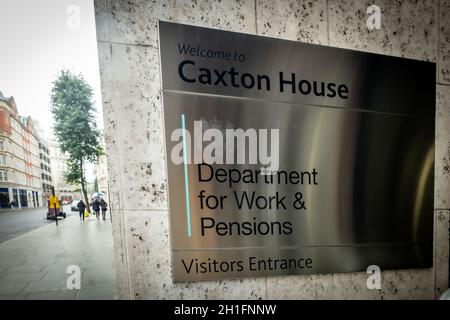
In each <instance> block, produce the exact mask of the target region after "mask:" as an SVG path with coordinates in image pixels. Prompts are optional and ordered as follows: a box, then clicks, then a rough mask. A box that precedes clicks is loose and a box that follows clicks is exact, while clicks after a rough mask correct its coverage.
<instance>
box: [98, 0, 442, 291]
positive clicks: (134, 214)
mask: <svg viewBox="0 0 450 320" xmlns="http://www.w3.org/2000/svg"><path fill="white" fill-rule="evenodd" d="M94 3H95V10H96V12H95V13H96V28H97V41H98V43H97V44H98V49H99V64H100V77H101V82H102V83H101V84H102V99H103V114H104V124H105V141H106V155H107V157H108V177H109V182H110V184H109V195H110V199H111V203H110V208H111V214H112V223H113V237H114V248H115V256H116V268H117V279H118V293H119V298H122V299H336V298H340V299H435V298H438V297H439V296H440V295H441V294H442V293H443V292H444V291H445V290H446V288H447V287H448V273H449V262H448V261H449V235H448V228H449V212H450V192H449V190H450V174H449V170H448V166H449V159H450V149H449V144H450V76H449V75H450V54H449V53H450V24H448V21H449V20H450V5H448V1H447V2H446V1H436V0H433V1H415V2H411V1H387V0H382V1H378V2H377V5H378V6H380V7H381V10H382V28H381V29H380V30H369V29H368V28H367V24H366V21H367V18H368V15H366V14H365V13H366V10H367V8H368V6H369V5H370V4H371V3H372V2H370V1H359V0H340V1H335V0H320V1H304V0H299V1H288V0H282V1H267V0H251V1H234V0H233V1H232V0H230V1H198V2H197V1H170V2H167V1H162V0H161V1H152V2H149V1H145V0H138V1H133V2H126V1H113V0H106V1H105V0H96V1H95V2H94ZM159 19H161V20H166V21H172V22H178V23H187V24H191V25H197V26H203V27H212V28H218V29H222V30H229V31H236V32H244V33H250V34H257V35H264V36H270V37H277V38H282V39H288V40H293V41H301V42H306V43H315V44H322V45H327V46H333V47H337V48H347V49H355V50H362V51H368V52H373V53H378V54H387V55H393V56H401V57H406V58H413V59H419V60H426V61H432V62H435V63H436V64H437V69H436V71H437V75H438V77H437V79H436V84H435V85H436V92H437V95H436V140H435V150H436V157H435V159H436V161H435V173H436V176H435V188H434V196H435V205H434V247H433V250H434V264H433V267H432V268H424V269H408V270H406V269H404V270H389V271H383V272H382V281H381V289H380V290H370V289H369V288H368V287H367V277H368V275H367V274H366V273H365V272H352V273H334V274H314V275H298V276H296V275H293V276H274V277H260V278H247V279H239V280H225V281H207V282H191V283H174V282H173V279H172V270H171V254H170V243H171V242H170V239H169V214H168V209H169V208H168V201H167V199H168V194H167V176H166V168H165V146H164V138H163V137H164V133H163V132H164V130H163V120H162V118H163V116H162V103H161V101H162V99H161V96H162V94H161V86H160V83H161V78H160V71H159V48H158V46H159V41H158V30H157V24H158V20H159ZM170 196H172V197H173V196H177V195H170Z"/></svg>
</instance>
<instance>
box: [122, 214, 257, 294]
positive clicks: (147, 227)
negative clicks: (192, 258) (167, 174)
mask: <svg viewBox="0 0 450 320" xmlns="http://www.w3.org/2000/svg"><path fill="white" fill-rule="evenodd" d="M125 219H126V226H125V231H126V237H127V244H128V253H129V256H130V258H129V265H130V283H131V297H132V298H134V299H149V298H151V299H264V298H265V279H264V278H258V279H240V280H231V281H217V282H197V283H192V282H186V283H177V284H173V283H172V278H171V264H170V245H169V243H170V241H169V226H168V224H169V217H168V213H167V211H153V212H152V211H134V212H129V213H128V214H126V215H125ZM150 250H152V251H151V252H150Z"/></svg>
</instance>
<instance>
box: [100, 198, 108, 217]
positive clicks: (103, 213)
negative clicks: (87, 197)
mask: <svg viewBox="0 0 450 320" xmlns="http://www.w3.org/2000/svg"><path fill="white" fill-rule="evenodd" d="M100 207H101V208H102V217H103V221H105V220H106V210H108V209H107V208H108V204H107V203H106V201H105V200H103V198H102V199H101V200H100Z"/></svg>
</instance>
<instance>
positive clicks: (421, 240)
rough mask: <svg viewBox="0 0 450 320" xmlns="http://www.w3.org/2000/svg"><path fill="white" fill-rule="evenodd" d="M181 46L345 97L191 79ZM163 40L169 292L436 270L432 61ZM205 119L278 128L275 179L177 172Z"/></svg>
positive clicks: (234, 171) (186, 31) (276, 44)
mask: <svg viewBox="0 0 450 320" xmlns="http://www.w3.org/2000/svg"><path fill="white" fill-rule="evenodd" d="M218 39H220V40H221V41H219V40H218ZM179 42H182V43H192V44H196V45H197V46H198V47H211V48H213V49H214V48H221V50H225V49H227V50H228V51H233V50H240V51H241V52H244V51H245V54H246V57H249V56H254V57H257V59H256V58H255V59H253V60H251V61H252V62H251V63H250V62H246V63H244V64H242V65H240V66H241V67H242V66H245V68H243V69H242V70H246V71H247V72H249V73H250V72H256V70H259V72H261V73H263V74H267V75H269V77H270V79H272V77H273V79H275V78H276V76H277V72H276V71H275V70H281V69H283V70H289V71H290V70H293V71H292V72H295V73H296V74H297V73H298V74H303V75H307V77H305V79H326V81H331V82H333V83H345V84H346V86H347V88H348V97H347V99H340V100H339V99H337V97H333V98H331V97H323V96H317V95H314V96H311V95H298V94H297V95H284V93H283V94H280V92H279V91H278V92H277V91H270V92H262V91H258V90H256V91H255V90H242V88H241V89H239V88H226V87H224V86H223V82H221V83H220V84H218V85H217V86H216V85H214V84H213V85H203V84H201V85H200V84H199V83H189V82H185V81H183V80H180V79H179V74H178V65H179V63H180V62H181V61H182V59H184V57H180V56H179V54H174V53H173V48H172V47H173V46H175V47H176V46H177V43H179ZM160 44H161V45H160V50H161V71H162V76H163V78H162V83H163V102H164V130H165V141H166V159H167V175H168V196H169V211H170V237H171V250H172V266H173V268H172V269H173V279H174V281H175V282H179V281H199V280H213V279H223V278H236V277H253V276H270V275H286V274H308V273H329V272H351V271H365V270H366V268H367V267H368V266H369V265H372V264H375V265H378V266H379V267H380V268H381V269H382V270H383V269H398V268H423V267H432V266H433V259H432V257H433V188H434V112H435V107H434V65H433V64H430V63H422V62H418V61H414V60H407V59H398V58H392V57H386V56H378V55H372V54H366V53H360V52H355V51H350V50H341V49H334V48H329V47H322V46H313V45H305V44H300V43H295V42H290V41H282V40H276V39H269V38H264V37H256V36H249V35H242V34H237V33H231V32H223V31H218V30H210V29H204V28H196V27H191V26H183V25H177V24H171V23H165V22H164V23H163V22H160ZM244 44H245V45H244ZM286 54H288V55H289V54H292V55H295V56H298V57H300V59H297V60H296V59H291V58H292V57H291V56H289V57H288V56H286ZM332 58H336V59H335V60H334V62H333V59H332ZM180 59H181V60H180ZM190 59H191V61H194V62H195V63H202V64H203V66H205V69H211V68H212V69H216V70H219V68H222V69H224V68H227V67H229V65H228V64H227V63H226V62H223V61H222V62H221V63H219V62H218V61H212V60H210V59H208V58H207V59H204V58H202V57H195V56H191V57H190ZM286 59H287V60H286ZM304 59H307V61H308V63H306V64H305V63H304ZM355 61H357V63H355ZM375 62H376V63H375ZM373 63H375V65H376V66H377V67H376V68H374V65H373ZM369 69H371V70H372V69H374V70H375V69H376V72H375V73H372V77H371V76H370V75H367V74H365V72H367V70H369ZM400 71H401V72H400ZM219 73H220V72H219ZM207 74H208V73H207V72H206V71H205V73H204V75H205V77H204V78H202V81H205V82H207V80H208V77H207V76H206V75H207ZM213 74H214V72H213V73H212V74H211V77H212V76H213ZM432 74H433V77H432ZM185 76H187V77H189V79H190V77H192V76H193V75H192V74H186V75H185ZM218 77H220V76H218ZM248 79H249V78H248ZM235 80H236V79H235ZM379 80H380V81H381V82H379ZM274 81H275V80H274ZM376 83H377V85H375V84H376ZM430 83H431V84H433V86H432V87H431V86H430ZM408 88H415V90H412V91H411V92H410V91H409V89H408ZM407 92H408V94H406V93H407ZM341 93H342V95H343V96H346V95H345V90H344V91H342V92H341ZM199 121H200V122H201V131H200V135H202V134H203V133H204V132H205V130H207V129H210V128H214V129H217V131H219V132H222V133H223V136H224V137H225V135H226V134H225V132H226V130H227V129H238V128H241V129H243V130H247V129H256V130H259V129H268V130H271V129H278V130H279V142H280V143H279V148H280V149H279V169H278V170H279V174H278V175H277V176H272V178H267V180H264V179H265V177H266V176H264V175H261V174H258V170H259V169H260V168H261V166H260V165H259V164H248V163H247V162H246V163H245V164H212V165H206V164H199V163H191V162H189V163H186V165H185V164H184V162H186V161H183V163H178V164H176V163H174V162H173V161H172V156H173V155H172V152H174V150H177V147H179V146H180V141H181V140H179V139H173V136H172V135H173V133H174V132H176V130H177V129H178V130H179V129H180V128H182V127H184V128H185V129H186V131H184V132H187V133H190V134H192V135H195V134H198V132H197V133H195V132H196V128H197V129H198V127H196V125H195V123H197V124H198V123H199ZM193 140H194V139H192V141H191V140H189V139H187V138H186V137H183V139H182V141H183V142H188V143H189V142H192V144H194V142H193ZM210 143H211V141H204V142H203V144H202V148H205V147H207V146H208V145H209V144H210ZM186 147H187V148H190V147H192V148H193V146H192V145H191V144H186ZM234 151H236V150H234ZM193 152H194V151H193V150H192V149H191V150H190V152H189V153H188V156H189V160H192V158H193V154H192V153H193ZM227 152H228V150H226V151H225V152H224V155H223V156H224V158H226V153H227ZM183 155H184V154H183ZM186 159H187V158H186ZM186 159H185V160H186ZM244 173H245V174H244ZM244 175H245V179H244V178H243V177H244ZM238 178H239V179H238ZM271 179H272V180H271ZM299 196H300V200H301V201H303V206H300V207H296V206H294V204H298V197H299ZM252 197H253V198H252ZM220 198H222V204H223V205H222V206H220V205H217V206H216V205H215V203H214V201H215V200H217V199H220ZM249 199H253V200H255V199H256V200H255V201H253V200H252V201H250V200H249ZM207 201H210V202H209V207H208V205H206V203H207ZM258 201H259V202H258Z"/></svg>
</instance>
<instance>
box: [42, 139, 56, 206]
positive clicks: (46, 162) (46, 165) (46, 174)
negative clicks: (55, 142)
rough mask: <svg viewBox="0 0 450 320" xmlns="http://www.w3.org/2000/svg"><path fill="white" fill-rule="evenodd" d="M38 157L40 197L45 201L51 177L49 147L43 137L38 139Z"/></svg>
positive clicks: (48, 192) (51, 185)
mask: <svg viewBox="0 0 450 320" xmlns="http://www.w3.org/2000/svg"><path fill="white" fill-rule="evenodd" d="M39 159H40V160H41V179H42V192H43V193H42V198H43V199H44V201H47V200H48V197H49V196H50V194H51V193H52V188H53V178H52V170H51V166H50V149H49V148H48V145H47V142H46V141H45V140H44V139H41V140H40V141H39Z"/></svg>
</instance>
